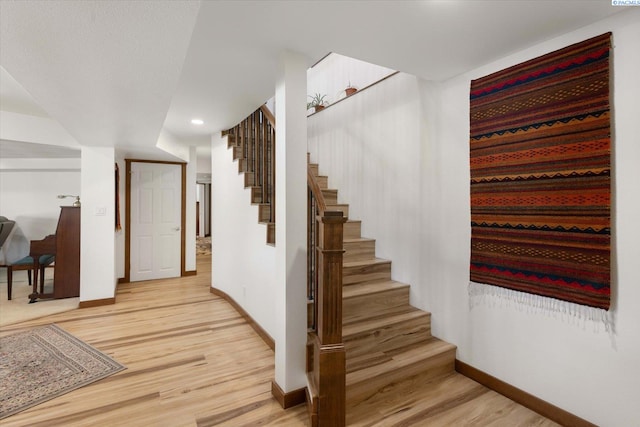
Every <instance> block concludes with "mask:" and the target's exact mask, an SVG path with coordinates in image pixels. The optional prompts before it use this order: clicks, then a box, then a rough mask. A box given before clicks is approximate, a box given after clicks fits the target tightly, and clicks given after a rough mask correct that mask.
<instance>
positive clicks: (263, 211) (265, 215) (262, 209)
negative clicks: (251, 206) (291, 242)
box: [258, 205, 271, 222]
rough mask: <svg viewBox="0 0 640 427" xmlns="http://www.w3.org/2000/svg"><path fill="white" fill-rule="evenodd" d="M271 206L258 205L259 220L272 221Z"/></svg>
mask: <svg viewBox="0 0 640 427" xmlns="http://www.w3.org/2000/svg"><path fill="white" fill-rule="evenodd" d="M270 217H271V207H270V206H269V205H259V206H258V222H270V221H271V218H270Z"/></svg>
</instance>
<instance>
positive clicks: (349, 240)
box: [342, 237, 376, 243]
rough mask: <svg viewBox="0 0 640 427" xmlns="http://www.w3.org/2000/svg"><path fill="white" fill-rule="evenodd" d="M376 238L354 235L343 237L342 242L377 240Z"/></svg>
mask: <svg viewBox="0 0 640 427" xmlns="http://www.w3.org/2000/svg"><path fill="white" fill-rule="evenodd" d="M375 241H376V239H370V238H368V237H352V238H347V239H342V243H357V242H375Z"/></svg>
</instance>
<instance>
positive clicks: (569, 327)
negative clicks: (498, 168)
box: [309, 9, 640, 426]
mask: <svg viewBox="0 0 640 427" xmlns="http://www.w3.org/2000/svg"><path fill="white" fill-rule="evenodd" d="M607 31H612V32H613V45H614V50H613V67H612V70H613V82H614V83H613V97H612V100H613V114H614V120H613V126H614V128H613V136H614V138H613V147H614V149H613V165H614V177H613V180H614V188H613V192H614V198H613V200H614V202H613V239H612V263H613V286H612V288H613V298H612V310H611V313H612V315H613V318H614V321H615V333H614V334H609V333H608V332H606V331H605V330H604V328H603V327H601V326H599V325H598V324H592V323H589V322H587V323H581V322H575V321H574V320H571V319H568V318H563V317H561V316H552V315H544V314H539V313H536V312H534V311H533V310H527V309H526V308H522V307H515V306H513V305H509V304H506V303H503V302H501V301H499V300H491V299H489V300H488V301H487V302H486V303H484V304H481V305H479V306H476V307H474V308H473V309H470V307H469V298H468V288H467V287H468V279H469V252H470V251H469V240H470V232H471V230H470V225H469V223H470V204H469V85H470V80H471V79H475V78H478V77H481V76H484V75H487V74H490V73H492V72H495V71H498V70H501V69H504V68H506V67H509V66H512V65H515V64H518V63H520V62H522V61H525V60H527V59H531V58H534V57H536V56H539V55H542V54H545V53H547V52H550V51H552V50H555V49H559V48H562V47H565V46H567V45H569V44H572V43H576V42H579V41H582V40H585V39H587V38H589V37H592V36H596V35H599V34H602V33H604V32H607ZM638 40H640V10H638V9H635V10H633V9H630V10H628V11H625V12H624V13H621V14H618V15H615V16H613V17H611V18H609V19H607V20H604V21H601V22H599V23H596V24H594V25H590V26H588V27H585V28H582V29H580V30H577V31H575V32H572V33H569V34H566V35H564V36H562V37H558V38H556V39H553V40H549V41H547V42H545V43H542V44H539V45H536V46H534V47H532V48H530V49H527V50H526V51H522V52H518V53H515V54H513V55H511V56H509V57H507V58H504V59H502V60H500V61H496V62H494V63H492V64H488V65H487V66H484V67H482V68H479V69H476V70H472V71H470V72H469V73H466V74H464V75H462V76H459V77H457V78H455V79H451V80H449V81H446V82H443V83H432V82H424V81H418V80H412V79H411V78H409V77H407V76H402V77H398V76H396V77H394V78H392V79H389V80H388V81H385V82H384V83H382V85H385V86H389V85H396V84H397V85H398V86H404V91H405V93H406V95H407V97H406V99H405V101H404V102H403V101H401V100H400V99H398V98H395V97H394V96H392V95H391V94H390V93H387V91H386V89H383V88H380V90H379V93H378V96H376V98H378V99H377V100H376V101H375V102H374V103H373V105H374V107H373V108H372V110H371V112H369V113H367V114H370V115H373V117H375V118H376V120H377V121H380V122H384V125H380V126H377V125H376V123H375V122H374V121H373V120H366V119H358V120H357V121H355V122H354V123H348V122H347V121H346V120H345V117H346V116H347V113H348V112H349V109H352V112H355V111H357V110H358V107H357V106H356V105H355V103H356V102H361V101H360V100H358V99H357V97H353V98H352V99H350V100H347V101H346V102H343V103H341V104H338V105H336V106H335V107H331V108H329V109H327V110H324V111H323V112H321V113H320V114H317V115H315V116H313V117H311V118H310V119H309V125H310V126H309V136H310V142H311V144H310V149H311V151H312V153H313V157H315V158H317V159H318V160H319V161H320V170H321V172H328V174H329V176H330V178H329V184H330V186H334V185H335V186H337V187H339V189H340V192H341V195H342V196H345V200H346V201H348V203H350V204H351V206H352V208H353V209H352V212H353V214H352V215H351V216H352V217H361V218H362V219H363V221H366V223H365V222H363V234H365V235H367V236H369V237H375V238H379V239H378V247H377V248H378V254H379V256H382V257H385V258H391V259H392V260H393V273H392V275H393V277H394V278H395V279H397V280H401V281H407V282H409V283H410V284H411V285H412V291H411V298H412V304H414V305H416V306H418V307H420V308H423V309H426V310H429V311H431V312H432V313H433V318H432V319H433V332H434V335H436V336H439V337H441V338H443V339H446V340H447V341H450V342H452V343H454V344H456V345H457V346H458V355H457V357H458V358H459V359H460V360H462V361H464V362H466V363H468V364H470V365H472V366H475V367H477V368H478V369H481V370H483V371H485V372H487V373H489V374H491V375H494V376H496V377H498V378H499V379H502V380H504V381H506V382H508V383H510V384H512V385H514V386H516V387H519V388H521V389H523V390H525V391H527V392H529V393H531V394H533V395H535V396H538V397H540V398H542V399H544V400H546V401H548V402H550V403H552V404H555V405H557V406H559V407H561V408H563V409H565V410H568V411H569V412H572V413H574V414H576V415H578V416H580V417H582V418H585V419H587V420H589V421H591V422H593V423H596V424H598V425H602V426H631V425H638V420H639V419H640V415H639V412H638V409H637V399H638V396H640V364H639V363H638V361H639V360H640V287H639V286H638V283H640V271H639V270H638V269H637V267H636V264H637V262H638V259H640V250H639V248H640V246H639V245H638V243H637V242H638V241H640V223H639V222H638V218H640V198H638V194H640V193H639V192H638V184H639V183H640V172H639V170H640V168H638V164H639V162H640V139H639V136H638V135H640V122H639V121H638V112H640V101H639V100H640V80H639V79H638V75H640V57H639V56H638V55H637V48H638ZM402 82H403V84H402V85H401V84H400V83H402ZM416 89H417V90H416ZM372 90H373V89H372ZM367 92H368V91H367ZM360 95H362V96H364V95H367V93H366V92H365V93H362V94H360ZM372 95H373V93H372ZM362 102H364V99H362ZM415 103H418V104H419V107H418V106H416V108H417V109H418V111H419V112H421V114H422V115H421V116H420V117H418V118H417V119H415V122H414V118H413V117H412V113H411V112H409V111H406V110H405V109H406V108H407V106H408V105H414V104H415ZM347 104H354V105H347ZM383 106H386V111H384V108H383ZM341 107H343V110H339V108H341ZM334 108H335V110H334V111H333V112H332V110H333V109H334ZM362 111H364V110H363V109H362V108H360V112H361V113H362ZM401 112H404V113H403V114H401ZM413 114H414V117H415V112H414V113H413ZM324 121H326V123H325V122H324ZM363 124H367V125H371V126H373V127H372V128H368V127H367V128H365V127H363ZM384 126H387V127H390V128H392V129H393V132H390V131H387V130H384V129H383V128H384ZM398 133H399V135H398ZM414 135H415V137H417V138H418V140H419V141H420V142H416V141H415V140H414V141H412V142H407V141H405V138H407V137H409V138H413V137H414ZM398 150H400V151H403V155H402V156H397V154H394V152H395V151H398ZM416 163H417V164H416ZM343 167H348V168H349V170H350V173H349V174H348V175H347V174H346V173H344V172H340V169H341V168H343ZM407 170H408V171H407ZM341 174H343V175H341ZM409 177H411V178H413V179H412V180H409ZM374 199H379V204H380V205H381V207H379V208H378V209H376V210H374V211H373V212H365V211H364V209H365V208H367V207H369V206H371V205H373V204H374V203H373V202H372V200H374ZM411 199H412V200H413V202H411ZM397 206H400V207H401V208H400V209H398V212H397V215H395V216H396V219H395V220H394V221H390V219H389V218H390V217H393V216H394V215H390V214H389V213H388V211H389V210H393V209H397V208H396V207H397ZM369 221H372V222H373V223H374V224H375V225H373V226H372V225H369ZM407 223H408V224H407ZM407 229H408V231H407ZM380 236H384V237H382V238H380ZM394 236H396V237H394ZM403 251H404V252H405V253H406V254H404V255H403V254H402V252H403ZM416 254H417V255H416ZM405 255H408V256H409V259H411V261H407V260H406V259H404V256H405Z"/></svg>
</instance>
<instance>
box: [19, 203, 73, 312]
mask: <svg viewBox="0 0 640 427" xmlns="http://www.w3.org/2000/svg"><path fill="white" fill-rule="evenodd" d="M60 208H61V211H60V218H58V227H57V228H56V234H52V235H50V236H47V237H45V238H44V239H42V240H32V241H31V249H30V255H31V256H32V257H33V258H34V260H35V266H34V268H35V270H36V271H38V269H39V265H38V261H37V260H38V259H39V258H40V255H47V254H48V255H55V257H56V260H55V264H54V270H53V271H54V273H53V292H52V293H44V289H43V288H42V286H41V287H40V292H38V275H37V274H36V275H35V278H34V281H33V293H32V294H31V295H29V299H30V300H31V302H34V301H35V300H36V299H38V298H71V297H77V296H80V207H75V206H61V207H60Z"/></svg>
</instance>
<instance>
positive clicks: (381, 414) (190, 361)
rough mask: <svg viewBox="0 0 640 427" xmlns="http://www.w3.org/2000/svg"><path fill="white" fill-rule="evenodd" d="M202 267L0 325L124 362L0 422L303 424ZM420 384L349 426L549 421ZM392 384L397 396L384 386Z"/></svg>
mask: <svg viewBox="0 0 640 427" xmlns="http://www.w3.org/2000/svg"><path fill="white" fill-rule="evenodd" d="M210 266H211V263H210V258H209V257H205V256H199V257H198V275H197V276H192V277H186V278H183V279H178V280H176V279H167V280H156V281H149V282H138V283H135V284H126V285H120V286H119V287H118V294H117V303H116V304H115V305H110V306H103V307H95V308H86V309H79V310H74V311H70V312H66V313H60V314H55V315H51V316H48V317H46V318H42V319H37V320H31V321H26V322H22V323H18V324H14V325H10V326H6V327H2V328H0V335H2V336H4V335H7V334H10V333H13V332H16V331H19V330H23V329H26V328H30V327H33V326H37V325H42V324H49V323H56V324H57V325H59V326H60V327H62V328H63V329H65V330H67V331H69V332H70V333H72V334H74V335H76V336H78V337H79V338H81V339H83V340H85V341H86V342H88V343H90V344H91V345H93V346H95V347H97V348H98V349H100V350H102V351H104V352H106V353H108V354H109V355H111V356H112V357H114V358H115V359H116V360H118V361H119V362H120V363H123V364H124V365H126V366H127V369H126V370H125V371H122V372H120V373H118V374H116V375H113V376H111V377H109V378H106V379H104V380H101V381H98V382H96V383H94V384H91V385H88V386H86V387H83V388H81V389H78V390H75V391H72V392H70V393H67V394H65V395H63V396H60V397H58V398H56V399H53V400H50V401H48V402H45V403H43V404H41V405H38V406H36V407H33V408H31V409H28V410H26V411H24V412H22V413H19V414H16V415H14V416H11V417H9V418H7V419H4V420H2V421H0V424H1V425H2V426H3V427H9V426H145V427H146V426H171V427H182V426H214V425H220V426H234V427H235V426H257V425H282V426H305V425H308V422H307V414H306V408H305V406H304V405H300V406H297V407H295V408H291V409H289V410H286V411H285V410H283V409H281V408H280V406H279V405H278V403H277V402H276V401H275V400H274V399H273V398H272V397H271V392H270V390H271V380H272V379H273V376H274V357H273V352H272V351H271V350H270V349H269V347H268V346H267V345H266V344H265V343H264V342H263V341H262V340H261V339H260V338H259V337H258V335H257V334H256V333H255V332H254V331H253V330H252V329H251V327H250V326H249V325H248V324H247V322H246V321H245V320H244V319H243V318H242V317H241V316H240V315H239V314H238V313H237V312H236V311H235V310H234V309H233V308H232V307H231V306H230V305H229V304H228V303H227V302H226V301H224V300H223V299H221V298H219V297H217V296H215V295H212V294H211V293H210V292H209V286H210V277H211V275H210ZM415 381H416V382H419V381H420V380H419V378H416V379H415ZM424 385H425V384H420V387H417V386H416V384H412V382H410V381H409V382H403V383H399V384H397V385H394V386H393V387H390V389H389V390H385V392H383V393H380V394H378V395H376V396H374V397H372V398H371V399H368V400H367V401H365V402H362V403H361V404H359V405H357V407H355V408H352V410H351V412H350V413H349V415H348V421H349V425H358V426H365V425H366V426H373V425H377V426H449V425H456V426H460V425H476V426H485V425H493V426H534V425H535V426H548V425H549V426H550V425H554V424H553V423H551V422H550V421H548V420H545V419H544V418H543V417H540V416H539V415H537V414H535V413H533V412H531V411H529V410H527V409H526V408H523V407H521V406H519V405H517V404H515V403H513V402H512V401H510V400H509V399H506V398H504V397H502V396H500V395H498V394H496V393H494V392H492V391H489V390H487V389H486V388H484V387H482V386H480V385H479V384H477V383H475V382H473V381H471V380H469V379H467V378H465V377H462V376H461V375H458V374H453V375H449V376H447V377H446V378H442V379H439V380H438V381H434V382H433V384H432V387H424ZM394 388H399V389H400V393H398V394H396V393H391V392H392V391H394V390H392V389H394ZM387 392H388V393H387ZM392 395H394V396H401V397H400V398H398V397H393V398H391V397H390V396H392Z"/></svg>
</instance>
